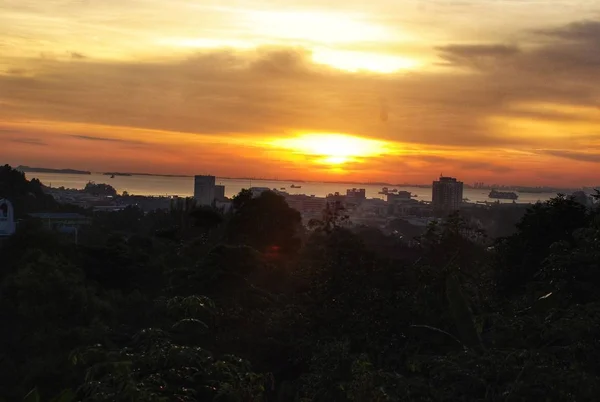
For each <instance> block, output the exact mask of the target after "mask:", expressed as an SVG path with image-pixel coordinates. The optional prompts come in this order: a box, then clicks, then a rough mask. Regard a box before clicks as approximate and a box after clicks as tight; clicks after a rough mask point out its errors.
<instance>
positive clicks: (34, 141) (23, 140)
mask: <svg viewBox="0 0 600 402" xmlns="http://www.w3.org/2000/svg"><path fill="white" fill-rule="evenodd" d="M8 141H10V142H15V143H19V144H27V145H40V146H46V145H48V143H47V142H44V141H42V140H41V139H39V138H9V139H8Z"/></svg>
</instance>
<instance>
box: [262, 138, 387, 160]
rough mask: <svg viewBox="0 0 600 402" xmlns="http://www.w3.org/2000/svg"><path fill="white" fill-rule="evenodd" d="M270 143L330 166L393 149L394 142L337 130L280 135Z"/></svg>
mask: <svg viewBox="0 0 600 402" xmlns="http://www.w3.org/2000/svg"><path fill="white" fill-rule="evenodd" d="M269 145H271V146H272V147H275V148H282V149H285V150H288V151H291V152H292V153H293V154H296V155H303V156H307V157H309V158H310V159H312V160H313V161H314V162H315V163H317V164H322V165H330V166H336V165H338V166H339V165H343V164H345V163H349V162H361V161H362V160H364V159H367V158H369V157H375V156H379V155H384V154H389V153H391V152H392V149H391V146H390V145H389V144H387V143H386V142H384V141H380V140H374V139H368V138H361V137H357V136H352V135H347V134H334V133H308V134H300V135H297V136H295V137H288V138H276V139H273V140H271V141H269Z"/></svg>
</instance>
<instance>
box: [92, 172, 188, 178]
mask: <svg viewBox="0 0 600 402" xmlns="http://www.w3.org/2000/svg"><path fill="white" fill-rule="evenodd" d="M102 174H103V175H104V176H155V177H192V176H188V175H184V174H157V173H128V172H105V173H102Z"/></svg>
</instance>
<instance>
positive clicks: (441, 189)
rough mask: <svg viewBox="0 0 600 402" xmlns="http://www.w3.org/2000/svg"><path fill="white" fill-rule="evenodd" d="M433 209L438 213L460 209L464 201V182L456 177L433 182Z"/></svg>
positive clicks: (441, 178)
mask: <svg viewBox="0 0 600 402" xmlns="http://www.w3.org/2000/svg"><path fill="white" fill-rule="evenodd" d="M432 192H433V193H432V197H431V200H432V204H433V209H434V210H435V211H438V212H453V211H457V210H459V209H460V206H461V204H462V200H463V182H462V181H458V180H456V179H455V178H454V177H444V176H442V177H440V179H439V180H437V181H434V182H433V188H432Z"/></svg>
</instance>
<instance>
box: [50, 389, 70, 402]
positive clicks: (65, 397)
mask: <svg viewBox="0 0 600 402" xmlns="http://www.w3.org/2000/svg"><path fill="white" fill-rule="evenodd" d="M74 400H75V392H73V391H72V390H70V389H65V390H63V391H62V392H61V393H60V394H58V396H56V397H54V398H52V400H51V401H50V402H72V401H74Z"/></svg>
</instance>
